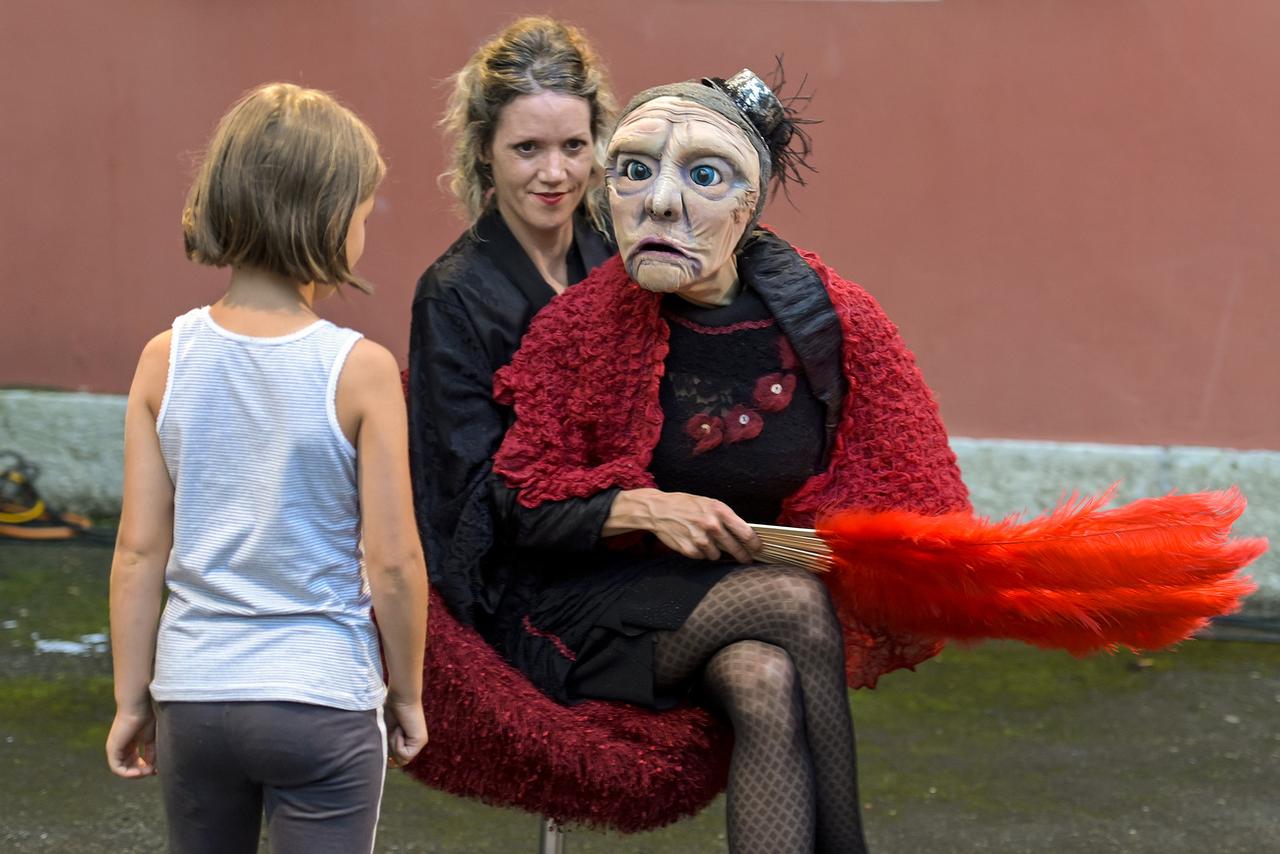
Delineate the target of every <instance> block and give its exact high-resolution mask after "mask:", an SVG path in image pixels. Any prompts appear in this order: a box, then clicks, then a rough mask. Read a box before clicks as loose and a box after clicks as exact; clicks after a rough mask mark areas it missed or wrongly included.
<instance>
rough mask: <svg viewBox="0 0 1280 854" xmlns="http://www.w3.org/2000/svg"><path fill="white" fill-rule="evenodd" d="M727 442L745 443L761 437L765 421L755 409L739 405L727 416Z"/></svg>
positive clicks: (725, 419)
mask: <svg viewBox="0 0 1280 854" xmlns="http://www.w3.org/2000/svg"><path fill="white" fill-rule="evenodd" d="M724 421H725V434H726V435H725V441H726V442H745V441H747V440H748V439H754V438H755V437H756V436H759V435H760V431H761V430H763V429H764V419H763V418H761V417H760V413H759V412H756V411H755V410H754V409H749V408H747V407H745V406H742V405H741V404H739V405H738V406H735V407H734V408H733V409H730V410H729V411H728V412H727V413H726V414H725V418H724Z"/></svg>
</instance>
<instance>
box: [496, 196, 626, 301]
mask: <svg viewBox="0 0 1280 854" xmlns="http://www.w3.org/2000/svg"><path fill="white" fill-rule="evenodd" d="M475 232H476V237H477V238H478V241H477V248H478V250H479V252H480V254H481V255H483V256H484V257H486V258H488V259H489V261H490V263H492V264H493V266H495V267H497V268H498V272H500V273H502V274H503V275H504V276H506V277H507V278H508V279H510V280H511V283H512V284H513V285H515V286H516V288H518V289H519V291H520V293H521V294H523V295H524V298H525V299H526V300H528V302H529V305H530V306H531V307H532V308H533V310H534V311H535V312H536V311H538V310H539V309H541V308H542V307H543V306H545V305H546V304H547V303H549V302H551V298H552V297H554V296H555V295H556V292H555V289H553V288H552V287H551V285H549V284H547V280H546V279H544V278H543V277H542V274H541V273H539V272H538V268H537V267H536V266H534V263H533V261H531V260H530V259H529V256H528V254H526V253H525V251H524V247H523V246H521V245H520V241H518V240H516V236H515V235H514V234H512V233H511V229H510V228H508V227H507V223H506V222H505V221H504V220H503V219H502V214H500V213H499V212H498V209H497V208H496V207H494V208H490V209H489V210H487V211H485V212H484V214H482V215H481V217H480V219H479V220H477V221H476V227H475ZM611 254H612V249H611V248H610V247H609V245H608V244H607V243H605V240H604V238H603V237H601V236H600V233H599V232H597V231H596V230H595V229H593V228H592V227H591V224H590V223H589V222H588V221H587V219H586V218H585V217H583V216H582V215H581V214H580V213H575V214H574V215H573V243H572V244H571V245H570V246H569V258H568V259H567V261H568V263H567V266H568V270H569V284H571V285H575V284H577V283H578V282H579V281H580V280H582V279H583V278H585V277H586V275H587V274H588V273H590V272H591V270H592V269H593V268H595V267H597V266H599V265H600V264H602V263H604V262H605V261H607V260H608V258H609V256H610V255H611Z"/></svg>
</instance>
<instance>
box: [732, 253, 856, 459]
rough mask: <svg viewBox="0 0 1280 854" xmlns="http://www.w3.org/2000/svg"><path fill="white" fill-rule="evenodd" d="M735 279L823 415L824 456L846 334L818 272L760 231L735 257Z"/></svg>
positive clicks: (839, 391)
mask: <svg viewBox="0 0 1280 854" xmlns="http://www.w3.org/2000/svg"><path fill="white" fill-rule="evenodd" d="M738 275H740V276H741V277H742V280H743V282H744V284H746V285H747V286H749V287H751V288H752V289H753V290H754V291H755V292H756V293H757V294H759V295H760V298H761V299H762V300H764V304H765V305H767V306H768V307H769V312H770V314H772V315H773V317H774V319H775V320H776V321H777V322H778V328H779V329H781V330H782V334H783V335H785V336H787V340H788V341H789V342H790V343H791V347H792V349H794V350H795V351H796V356H798V357H799V359H800V364H801V365H803V366H804V372H805V376H806V378H807V379H808V380H809V385H810V387H811V388H812V389H813V393H814V394H815V395H817V397H818V399H819V400H821V401H822V403H823V405H824V406H825V407H826V410H827V413H826V414H827V417H826V422H827V423H826V428H827V431H826V432H827V451H828V452H830V450H831V447H832V445H831V443H832V442H833V441H834V440H835V432H836V428H837V427H838V426H839V424H840V412H841V409H842V404H843V402H844V395H845V391H846V390H845V379H844V330H843V329H842V328H841V326H840V318H838V317H836V312H835V307H834V306H832V305H831V297H829V296H828V295H827V289H826V288H824V287H823V286H822V280H821V279H819V278H818V274H817V272H815V271H814V269H813V268H812V267H810V266H809V265H808V264H807V263H806V262H805V260H804V259H803V258H801V257H800V253H798V252H796V250H795V249H793V248H792V247H791V245H790V244H789V243H787V242H786V241H785V240H783V239H782V238H780V237H778V236H777V235H775V234H773V233H771V232H769V231H765V230H764V229H759V230H757V231H756V232H755V234H753V235H752V236H751V238H750V240H748V241H747V243H746V244H745V245H744V246H743V247H742V250H741V252H740V253H739V255H738Z"/></svg>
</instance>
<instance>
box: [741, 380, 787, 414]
mask: <svg viewBox="0 0 1280 854" xmlns="http://www.w3.org/2000/svg"><path fill="white" fill-rule="evenodd" d="M795 391H796V377H795V374H767V375H765V376H763V377H761V378H760V379H758V380H756V389H755V391H754V392H753V393H752V395H751V400H752V402H754V403H755V405H756V409H759V410H761V411H763V412H781V411H782V410H784V409H786V408H787V407H788V406H790V405H791V395H793V394H795Z"/></svg>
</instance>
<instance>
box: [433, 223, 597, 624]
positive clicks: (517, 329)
mask: <svg viewBox="0 0 1280 854" xmlns="http://www.w3.org/2000/svg"><path fill="white" fill-rule="evenodd" d="M612 252H613V250H612V247H611V246H609V244H608V243H607V242H606V240H605V238H603V237H602V236H601V235H600V234H599V233H598V232H597V231H595V230H594V229H593V228H592V227H591V226H590V225H589V224H588V223H587V221H586V220H585V219H583V218H582V217H581V216H578V217H576V218H575V221H574V242H573V246H572V247H571V248H570V250H569V258H568V266H569V280H570V283H571V284H576V283H577V282H578V281H580V280H581V279H583V278H585V277H586V275H587V273H589V272H590V271H591V269H592V268H593V267H595V266H597V265H599V264H601V263H602V262H604V261H605V260H607V259H608V258H609V256H610V255H611V254H612ZM554 295H555V293H554V291H553V290H552V289H551V287H550V286H549V285H548V284H547V283H546V282H545V281H544V280H543V278H542V276H541V275H540V274H539V273H538V271H537V268H536V267H535V266H534V264H533V262H532V261H531V260H529V257H528V256H527V255H526V254H525V252H524V250H523V248H521V246H520V244H519V242H517V241H516V239H515V236H514V235H513V234H512V233H511V231H510V229H508V228H507V226H506V223H505V222H503V220H502V217H501V215H500V214H498V213H497V211H494V210H491V211H489V212H487V213H486V214H485V215H484V216H482V217H481V219H480V221H479V222H478V223H477V224H476V227H475V229H474V230H472V231H468V232H467V233H465V234H463V235H462V237H460V238H458V240H457V241H456V242H455V243H454V244H453V246H451V247H449V249H448V250H447V251H446V252H445V253H444V255H442V256H440V258H439V259H438V260H437V261H436V262H435V263H434V264H432V265H431V266H430V267H429V268H427V271H426V272H425V273H423V274H422V278H421V279H419V280H418V287H417V291H416V293H415V295H414V300H413V321H412V326H411V329H410V334H409V434H410V442H409V445H410V458H411V466H412V476H413V490H414V502H415V505H416V510H417V519H418V530H419V532H420V534H421V536H422V541H423V547H424V550H425V552H426V556H427V565H428V568H429V572H430V576H431V583H432V585H433V586H434V587H435V589H436V590H437V591H438V592H439V593H440V594H441V596H442V597H443V598H444V600H445V602H446V603H447V604H448V605H449V607H450V610H451V611H453V613H454V615H455V616H456V617H457V618H458V619H459V620H460V621H462V622H463V623H466V624H475V625H478V626H479V627H481V628H482V629H483V628H485V627H486V624H487V622H488V619H489V617H490V616H491V615H492V614H493V612H494V610H495V608H496V607H497V604H498V602H499V600H500V599H501V597H502V594H503V592H504V590H505V589H506V587H507V584H508V582H509V580H510V578H511V576H512V572H513V571H514V570H515V569H516V568H517V566H518V565H519V562H520V561H522V560H524V561H528V560H535V559H536V554H537V550H538V549H544V548H555V549H557V550H561V551H564V550H569V551H579V550H585V549H590V548H593V547H594V546H595V543H596V540H597V539H598V537H599V532H600V528H601V526H602V525H603V524H604V520H605V518H606V517H607V516H608V514H609V509H610V507H611V505H612V503H613V497H614V495H615V494H616V490H610V491H607V492H604V493H601V494H600V495H598V496H595V497H593V498H591V499H588V500H585V501H570V502H561V503H553V504H548V505H544V506H542V507H539V508H537V509H536V510H529V509H527V508H524V507H522V506H520V505H518V504H517V503H516V501H515V493H514V492H512V491H511V490H509V489H507V488H506V487H505V485H503V484H502V483H501V480H500V479H498V478H496V477H495V476H494V475H493V474H492V472H491V465H490V460H491V459H492V457H493V454H494V452H495V451H496V450H497V449H498V445H499V444H501V442H502V437H503V434H504V433H505V432H506V429H507V427H508V426H509V425H510V423H511V413H510V412H509V411H508V410H507V409H506V408H505V407H503V406H500V405H499V404H497V403H495V402H494V400H493V394H492V382H493V373H494V371H496V370H497V369H498V368H500V367H502V366H503V365H505V364H507V363H508V362H509V361H511V357H512V355H513V354H514V353H515V351H516V349H517V348H518V347H519V346H520V339H521V337H522V336H523V335H524V332H525V330H526V329H527V328H528V326H529V321H530V320H532V319H533V316H534V314H536V313H537V312H538V310H539V309H540V308H542V307H543V306H544V305H546V304H547V303H548V302H549V301H550V300H551V298H552V297H553V296H554ZM517 546H518V547H520V549H519V551H517V549H516V547H517Z"/></svg>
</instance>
